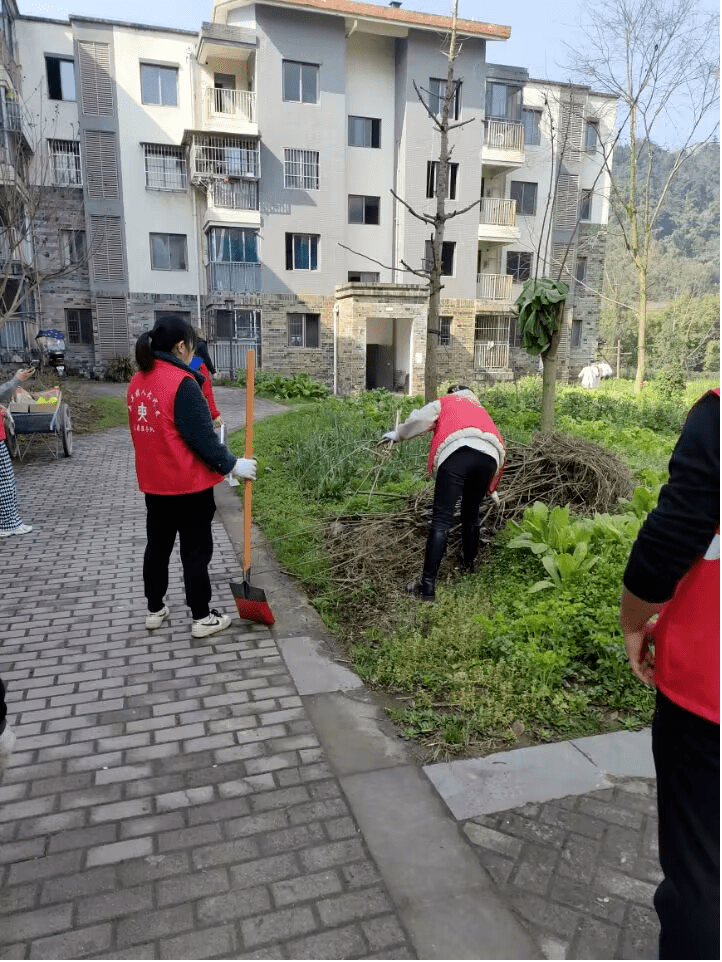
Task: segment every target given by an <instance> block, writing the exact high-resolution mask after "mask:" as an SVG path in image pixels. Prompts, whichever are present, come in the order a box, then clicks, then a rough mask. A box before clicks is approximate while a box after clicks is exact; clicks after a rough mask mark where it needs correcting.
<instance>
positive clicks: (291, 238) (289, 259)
mask: <svg viewBox="0 0 722 962" xmlns="http://www.w3.org/2000/svg"><path fill="white" fill-rule="evenodd" d="M318 241H319V236H318V234H286V270H287V271H317V270H318Z"/></svg>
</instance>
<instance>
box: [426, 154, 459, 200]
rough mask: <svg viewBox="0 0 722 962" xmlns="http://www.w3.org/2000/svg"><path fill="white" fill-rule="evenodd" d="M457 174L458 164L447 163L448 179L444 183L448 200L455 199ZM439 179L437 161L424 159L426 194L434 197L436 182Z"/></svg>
mask: <svg viewBox="0 0 722 962" xmlns="http://www.w3.org/2000/svg"><path fill="white" fill-rule="evenodd" d="M458 176H459V165H458V164H449V175H448V177H449V179H448V181H447V185H446V197H447V199H448V200H456V182H457V179H458ZM438 179H439V161H438V160H427V161H426V196H427V197H436V183H437V181H438Z"/></svg>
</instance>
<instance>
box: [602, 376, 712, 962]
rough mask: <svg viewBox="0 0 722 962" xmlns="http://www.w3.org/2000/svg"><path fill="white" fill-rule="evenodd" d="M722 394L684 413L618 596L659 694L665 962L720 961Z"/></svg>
mask: <svg viewBox="0 0 722 962" xmlns="http://www.w3.org/2000/svg"><path fill="white" fill-rule="evenodd" d="M719 394H720V392H719V389H718V390H716V391H711V392H709V393H708V394H706V395H705V396H704V397H703V398H701V400H700V401H698V402H697V404H696V405H695V406H694V407H693V408H692V410H691V411H690V413H689V415H688V417H687V421H686V423H685V425H684V428H683V429H682V434H681V435H680V438H679V441H678V442H677V445H676V447H675V449H674V452H673V454H672V458H671V460H670V462H669V481H668V482H667V484H665V485H664V487H663V488H662V490H661V492H660V496H659V502H658V504H657V507H656V508H655V509H654V510H653V511H651V512H650V513H649V515H648V516H647V519H646V521H645V523H644V525H643V526H642V528H641V529H640V532H639V535H638V537H637V540H636V541H635V543H634V546H633V547H632V551H631V554H630V556H629V561H628V563H627V568H626V571H625V573H624V588H623V591H622V603H621V612H620V622H621V626H622V631H623V633H624V643H625V646H626V649H627V654H628V656H629V661H630V664H631V667H632V670H633V671H634V673H635V675H637V677H638V678H639V679H640V680H641V681H643V682H644V683H645V684H648V685H654V686H656V689H657V705H656V711H655V715H654V721H653V724H652V752H653V754H654V765H655V769H656V773H657V809H658V813H659V860H660V863H661V866H662V871H663V872H664V879H663V881H662V882H661V884H660V885H659V887H658V889H657V891H656V893H655V896H654V905H655V908H656V910H657V915H658V916H659V922H660V927H661V931H660V939H659V957H660V958H661V959H718V958H719V957H720V937H719V933H720V929H719V926H720V862H719V853H720V771H719V736H720V729H719V723H720V617H719V589H720V584H719V577H720V565H719V558H720V536H719V523H720V479H719V451H720V410H719V408H720V401H719ZM658 612H659V613H660V614H659V618H658V620H657V621H656V623H654V624H652V622H651V620H650V619H652V618H653V616H654V615H656V614H657V613H658Z"/></svg>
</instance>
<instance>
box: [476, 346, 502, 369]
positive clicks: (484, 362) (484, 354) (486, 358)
mask: <svg viewBox="0 0 722 962" xmlns="http://www.w3.org/2000/svg"><path fill="white" fill-rule="evenodd" d="M508 367H509V342H508V341H484V342H479V341H476V342H475V344H474V370H475V371H505V370H507V369H508Z"/></svg>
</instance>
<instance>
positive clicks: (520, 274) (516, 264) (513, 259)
mask: <svg viewBox="0 0 722 962" xmlns="http://www.w3.org/2000/svg"><path fill="white" fill-rule="evenodd" d="M532 257H533V255H532V254H529V253H527V252H526V251H507V252H506V272H507V274H511V276H512V277H513V278H514V283H516V284H519V283H522V282H523V281H528V280H529V278H530V277H531V267H532Z"/></svg>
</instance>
